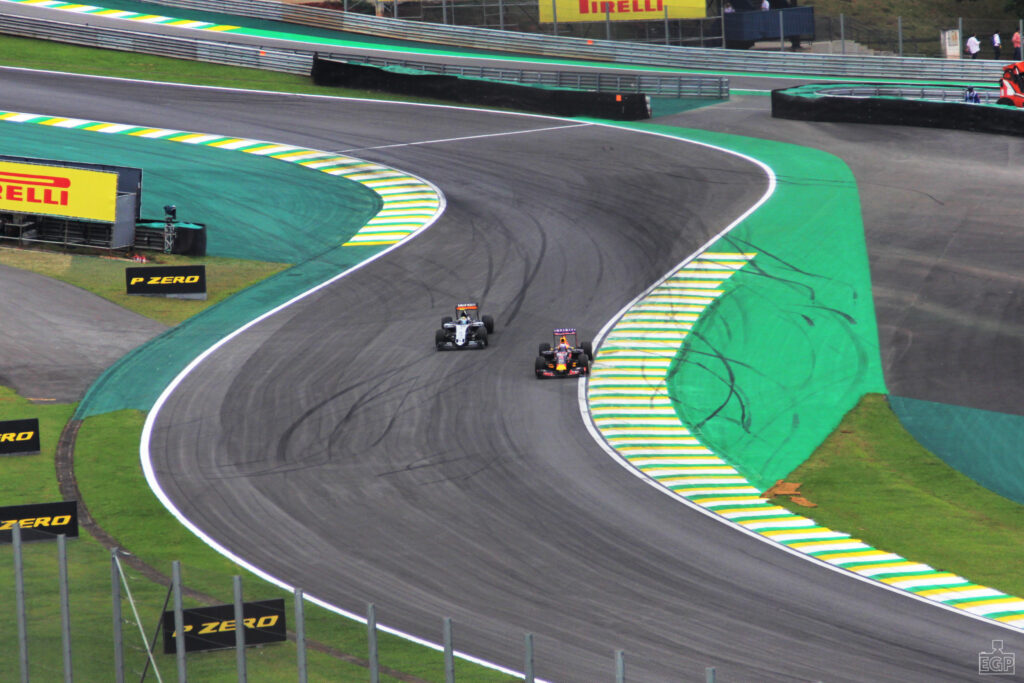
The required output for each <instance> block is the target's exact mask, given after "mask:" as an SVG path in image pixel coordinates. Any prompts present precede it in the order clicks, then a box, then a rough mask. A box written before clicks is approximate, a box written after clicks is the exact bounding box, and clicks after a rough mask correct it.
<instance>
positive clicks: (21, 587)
mask: <svg viewBox="0 0 1024 683" xmlns="http://www.w3.org/2000/svg"><path fill="white" fill-rule="evenodd" d="M11 542H12V543H13V544H14V600H15V607H16V609H17V611H18V662H19V663H20V665H21V683H28V619H27V618H26V615H25V567H24V565H23V564H22V558H21V525H20V524H18V523H17V522H15V523H14V526H13V527H11Z"/></svg>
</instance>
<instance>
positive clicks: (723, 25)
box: [666, 0, 725, 47]
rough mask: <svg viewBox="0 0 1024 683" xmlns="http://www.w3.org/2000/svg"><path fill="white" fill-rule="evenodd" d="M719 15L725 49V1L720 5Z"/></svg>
mask: <svg viewBox="0 0 1024 683" xmlns="http://www.w3.org/2000/svg"><path fill="white" fill-rule="evenodd" d="M666 11H667V10H666ZM718 15H719V17H721V20H722V47H725V0H722V1H721V2H720V3H718Z"/></svg>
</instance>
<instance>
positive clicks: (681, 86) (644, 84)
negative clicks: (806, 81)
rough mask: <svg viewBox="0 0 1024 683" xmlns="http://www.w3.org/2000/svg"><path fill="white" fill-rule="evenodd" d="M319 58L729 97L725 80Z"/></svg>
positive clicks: (600, 88) (594, 87) (555, 84)
mask: <svg viewBox="0 0 1024 683" xmlns="http://www.w3.org/2000/svg"><path fill="white" fill-rule="evenodd" d="M320 56H321V57H324V58H327V59H333V60H338V61H346V62H349V63H355V64H368V65H370V66H385V67H386V66H400V67H407V68H411V69H416V70H418V71H425V72H427V73H435V74H444V75H448V76H461V77H465V78H480V79H485V80H490V81H502V82H506V83H520V84H523V85H540V86H547V87H552V88H567V89H572V90H585V91H590V92H619V93H627V92H629V93H644V94H646V95H655V96H657V95H661V96H665V97H698V98H714V99H725V98H727V97H729V79H727V78H724V77H721V76H653V75H649V74H643V73H635V74H634V73H594V72H593V71H531V70H527V69H506V68H501V67H487V66H483V67H481V66H461V65H458V64H442V63H431V62H415V61H411V60H408V59H388V58H386V57H374V56H364V55H359V56H347V57H340V56H339V55H331V54H325V53H320Z"/></svg>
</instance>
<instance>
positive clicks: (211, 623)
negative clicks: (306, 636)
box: [161, 598, 288, 655]
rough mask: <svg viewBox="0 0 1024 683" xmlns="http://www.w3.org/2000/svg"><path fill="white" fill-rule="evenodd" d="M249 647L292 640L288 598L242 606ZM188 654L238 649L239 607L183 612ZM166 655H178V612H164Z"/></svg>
mask: <svg viewBox="0 0 1024 683" xmlns="http://www.w3.org/2000/svg"><path fill="white" fill-rule="evenodd" d="M242 615H243V620H244V623H245V644H246V646H249V645H260V644H262V643H278V642H282V641H284V640H287V638H288V627H287V626H286V625H285V620H284V598H276V599H274V600H260V601H258V602H246V603H244V604H243V605H242ZM182 618H183V622H184V630H185V652H201V651H203V650H220V649H223V648H228V647H235V606H234V605H213V606H212V607H197V608H196V609H187V610H183V611H182ZM161 624H162V627H163V632H164V654H168V655H169V654H174V652H175V651H176V650H175V647H176V645H175V640H174V636H175V634H174V611H173V610H169V611H167V612H164V615H163V619H162V620H161Z"/></svg>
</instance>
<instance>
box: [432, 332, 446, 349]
mask: <svg viewBox="0 0 1024 683" xmlns="http://www.w3.org/2000/svg"><path fill="white" fill-rule="evenodd" d="M446 341H448V333H447V332H445V331H444V330H437V331H436V332H434V345H435V346H436V347H437V348H441V347H442V346H444V343H445V342H446Z"/></svg>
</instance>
